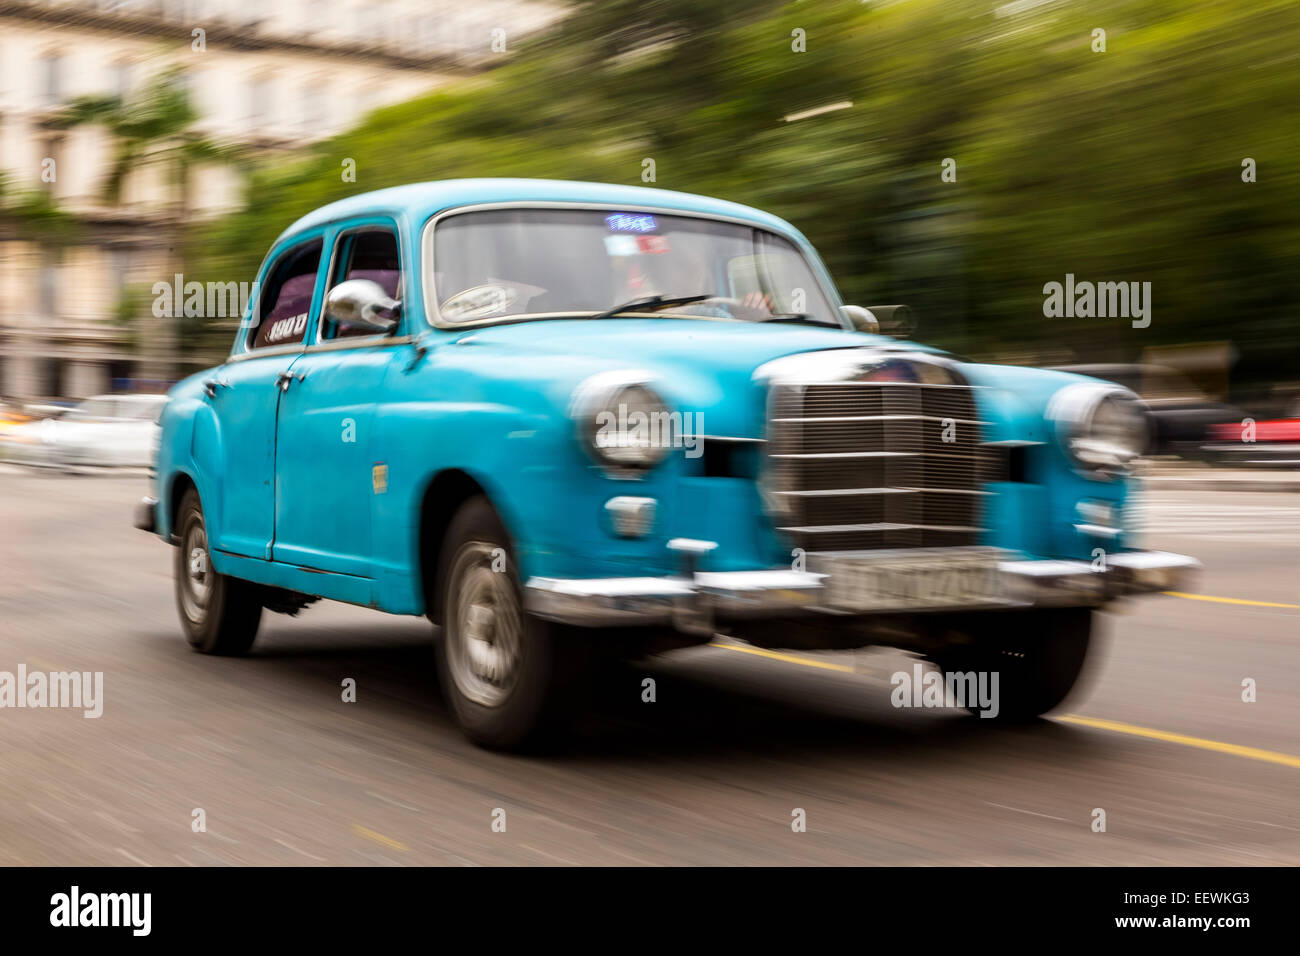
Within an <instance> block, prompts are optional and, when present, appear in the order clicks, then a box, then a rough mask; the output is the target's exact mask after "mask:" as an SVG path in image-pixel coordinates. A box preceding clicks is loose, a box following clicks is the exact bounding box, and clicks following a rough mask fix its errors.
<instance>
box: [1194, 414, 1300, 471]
mask: <svg viewBox="0 0 1300 956" xmlns="http://www.w3.org/2000/svg"><path fill="white" fill-rule="evenodd" d="M1206 439H1207V441H1206V444H1205V452H1206V454H1207V455H1208V456H1210V457H1213V458H1215V459H1217V460H1219V461H1223V462H1237V463H1240V464H1243V465H1257V464H1269V465H1300V399H1297V400H1295V401H1293V402H1292V403H1291V406H1290V407H1289V408H1288V409H1287V411H1286V416H1285V417H1283V418H1270V419H1264V420H1263V421H1255V420H1254V419H1251V418H1243V419H1242V420H1241V421H1239V422H1232V423H1231V424H1226V425H1211V426H1210V427H1209V428H1208V429H1206Z"/></svg>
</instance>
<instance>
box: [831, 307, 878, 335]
mask: <svg viewBox="0 0 1300 956" xmlns="http://www.w3.org/2000/svg"><path fill="white" fill-rule="evenodd" d="M840 311H841V312H843V313H844V315H845V317H846V318H847V319H848V320H849V321H850V322H852V323H853V327H854V328H855V329H857V330H858V331H859V332H870V333H871V334H872V335H879V334H880V321H879V320H878V319H877V318H876V317H875V316H874V315H873V314H872V313H871V310H870V309H864V308H863V307H862V306H860V305H842V306H840Z"/></svg>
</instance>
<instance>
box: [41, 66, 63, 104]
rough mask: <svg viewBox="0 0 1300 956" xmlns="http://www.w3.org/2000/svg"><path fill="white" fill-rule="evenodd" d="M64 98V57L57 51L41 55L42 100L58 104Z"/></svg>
mask: <svg viewBox="0 0 1300 956" xmlns="http://www.w3.org/2000/svg"><path fill="white" fill-rule="evenodd" d="M62 100H63V59H62V57H60V56H59V55H58V54H56V53H47V54H45V56H43V57H41V102H42V103H43V104H44V105H45V106H57V105H59V103H60V102H62Z"/></svg>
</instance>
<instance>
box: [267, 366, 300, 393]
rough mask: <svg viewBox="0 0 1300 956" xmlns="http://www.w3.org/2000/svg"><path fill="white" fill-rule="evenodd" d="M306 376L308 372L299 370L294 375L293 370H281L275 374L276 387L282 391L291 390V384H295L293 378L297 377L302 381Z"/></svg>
mask: <svg viewBox="0 0 1300 956" xmlns="http://www.w3.org/2000/svg"><path fill="white" fill-rule="evenodd" d="M306 377H307V373H306V372H299V373H298V374H297V375H294V374H293V372H290V371H288V370H287V369H286V370H285V371H283V372H280V373H279V374H277V375H276V376H275V387H276V388H278V389H279V390H280V391H282V392H287V391H289V386H290V385H292V384H293V380H294V379H295V378H296V379H297V380H298V381H300V382H301V381H302V380H303V379H304V378H306Z"/></svg>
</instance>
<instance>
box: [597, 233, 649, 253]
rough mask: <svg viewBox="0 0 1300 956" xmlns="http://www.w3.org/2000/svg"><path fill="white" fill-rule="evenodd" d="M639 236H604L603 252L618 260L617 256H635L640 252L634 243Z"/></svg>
mask: <svg viewBox="0 0 1300 956" xmlns="http://www.w3.org/2000/svg"><path fill="white" fill-rule="evenodd" d="M639 238H641V237H640V236H606V237H605V252H607V253H608V254H609V255H611V256H614V257H615V258H618V257H619V256H635V255H637V254H638V253H639V252H640V251H641V250H640V249H638V248H637V245H636V241H637V239H639Z"/></svg>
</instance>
